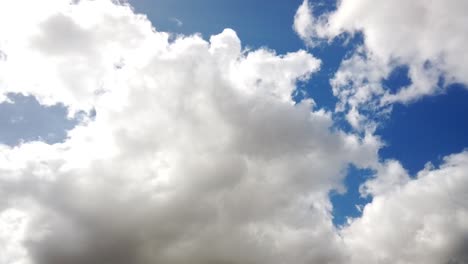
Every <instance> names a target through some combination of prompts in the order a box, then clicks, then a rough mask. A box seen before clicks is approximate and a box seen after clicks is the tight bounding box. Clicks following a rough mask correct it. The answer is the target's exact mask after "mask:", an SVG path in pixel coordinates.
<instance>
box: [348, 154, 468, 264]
mask: <svg viewBox="0 0 468 264" xmlns="http://www.w3.org/2000/svg"><path fill="white" fill-rule="evenodd" d="M467 175H468V152H462V153H460V154H456V155H451V156H448V157H446V158H445V159H444V163H443V164H442V165H441V167H440V168H438V169H433V168H426V169H424V170H422V171H420V172H419V173H418V175H417V178H416V179H413V180H409V178H408V176H407V174H406V172H405V171H404V170H403V169H402V168H401V165H400V164H398V162H395V161H391V162H388V163H387V164H386V165H385V166H384V167H383V168H382V170H381V171H379V173H378V175H377V178H375V179H372V180H370V182H368V183H367V184H366V187H367V188H366V189H367V192H370V193H372V194H374V195H375V196H374V198H373V202H372V203H370V204H368V205H367V206H366V207H365V208H364V212H363V215H362V217H361V218H358V219H355V220H354V221H353V222H352V223H351V224H350V226H348V227H345V228H344V229H343V230H342V231H341V235H342V237H343V238H344V241H345V244H346V246H347V250H348V252H349V254H350V256H351V263H425V264H438V263H468V253H467V251H466V249H467V248H468V195H467V194H468V192H467V188H468V177H466V176H467Z"/></svg>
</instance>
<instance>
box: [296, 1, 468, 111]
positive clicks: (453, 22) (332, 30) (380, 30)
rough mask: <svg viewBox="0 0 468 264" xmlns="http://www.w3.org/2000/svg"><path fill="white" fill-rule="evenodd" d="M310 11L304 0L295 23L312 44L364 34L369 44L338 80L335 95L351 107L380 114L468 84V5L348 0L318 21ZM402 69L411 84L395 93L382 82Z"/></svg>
mask: <svg viewBox="0 0 468 264" xmlns="http://www.w3.org/2000/svg"><path fill="white" fill-rule="evenodd" d="M310 8H311V7H309V4H308V1H307V0H306V1H304V3H303V4H302V5H301V6H300V7H299V9H298V12H297V15H296V20H295V22H294V25H297V26H296V27H295V28H296V31H297V32H298V33H299V35H300V36H301V38H303V39H304V40H306V43H307V44H309V42H310V41H309V40H310V39H319V38H322V39H333V38H335V37H337V36H339V35H341V34H342V33H349V34H355V33H358V32H362V33H363V35H364V44H363V45H364V46H363V47H361V48H360V49H358V50H357V52H356V53H355V54H354V56H352V57H351V58H349V59H347V60H345V61H344V62H343V63H342V66H341V68H340V69H339V71H338V73H337V75H336V77H335V81H334V82H333V89H334V91H335V94H336V95H337V96H339V97H340V98H341V99H342V100H341V103H342V104H348V103H349V104H350V108H352V107H355V105H353V101H359V102H357V104H360V106H361V107H362V106H364V107H368V106H367V105H368V104H369V103H372V104H376V108H375V110H378V109H379V107H381V106H384V105H387V104H392V103H395V102H401V103H409V102H412V101H414V100H418V99H419V98H421V97H422V96H426V95H432V94H437V93H440V92H441V91H443V88H445V87H447V86H448V85H450V84H453V83H457V82H459V83H463V84H468V78H467V76H468V67H467V66H466V63H464V62H465V61H466V60H467V59H468V52H467V50H466V48H465V43H467V42H468V37H467V36H468V17H467V16H466V12H465V10H467V9H468V4H467V2H466V1H463V0H450V1H440V0H439V1H429V2H428V1H423V0H417V1H404V0H397V1H384V0H379V1H371V0H358V1H354V0H343V1H339V3H338V6H337V9H336V10H335V11H334V12H331V13H327V14H324V15H323V16H321V17H318V18H316V17H313V16H312V14H311V13H310V12H309V11H308V10H310ZM401 65H407V66H408V67H409V78H410V79H411V82H412V83H411V84H410V85H409V86H407V87H400V88H401V89H400V90H399V91H398V92H396V93H391V92H390V91H388V90H386V89H385V87H382V83H381V82H382V80H383V79H384V78H386V77H388V75H389V74H390V72H391V70H392V69H395V68H396V67H398V66H401ZM364 69H365V71H363V70H364ZM363 74H364V75H365V77H363V76H362V75H363ZM343 75H345V76H346V79H343ZM440 77H443V79H444V82H443V84H442V86H440V84H441V83H440ZM350 101H351V102H350ZM355 104H356V103H355Z"/></svg>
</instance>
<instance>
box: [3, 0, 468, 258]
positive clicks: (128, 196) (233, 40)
mask: <svg viewBox="0 0 468 264" xmlns="http://www.w3.org/2000/svg"><path fill="white" fill-rule="evenodd" d="M24 6H29V8H28V9H24ZM20 10H21V11H22V12H20ZM24 10H31V11H30V12H29V11H25V12H26V13H23V11H24ZM28 12H29V13H28ZM18 14H22V15H18ZM7 25H9V26H7ZM11 25H15V27H13V26H11ZM0 50H1V51H2V54H3V55H2V61H0V69H1V70H2V72H4V73H5V74H2V75H1V76H0V89H1V93H3V94H6V93H8V92H21V93H25V94H31V95H34V96H35V97H37V98H39V99H40V100H41V102H42V103H43V104H52V103H55V102H61V103H63V104H65V105H67V106H68V107H70V109H71V112H73V111H78V110H87V111H90V110H91V109H94V110H95V111H96V113H97V114H96V116H95V118H90V119H89V120H84V121H83V122H82V123H81V124H80V125H78V126H77V127H76V128H74V129H73V130H71V131H70V132H69V135H68V138H67V140H66V141H65V142H63V143H58V144H53V145H50V144H46V143H44V142H29V143H24V144H21V145H18V146H15V147H9V146H5V145H0V263H1V264H4V263H5V264H10V263H15V264H63V263H67V264H81V263H91V264H94V263H95V264H101V263H115V264H120V263H121V264H129V263H134V264H150V263H163V264H171V263H174V264H177V263H194V264H196V263H203V264H206V263H272V264H273V263H339V264H341V263H466V262H467V261H468V260H467V256H466V252H465V251H464V250H463V249H464V248H466V246H467V241H466V226H467V225H466V224H467V221H468V219H467V217H466V216H467V214H468V213H467V212H468V208H467V207H468V206H467V204H466V201H467V199H465V198H466V194H465V193H466V192H465V190H466V189H468V184H467V182H466V177H465V176H466V174H467V171H468V169H467V167H466V164H467V159H468V158H467V156H468V155H467V154H466V153H462V154H459V155H454V156H451V157H449V158H447V161H446V163H445V165H443V166H442V167H441V168H440V169H433V170H429V169H427V170H425V171H422V172H421V173H420V176H419V177H418V179H415V180H411V179H409V178H408V176H407V175H406V172H405V171H404V169H403V168H401V166H400V165H399V164H398V162H396V161H388V162H386V163H383V164H381V163H379V161H378V156H377V151H378V149H379V148H380V145H381V143H380V141H379V139H378V138H376V137H375V136H373V135H372V134H369V133H368V134H366V135H365V136H364V137H359V136H357V135H354V134H349V133H345V132H343V131H340V130H339V129H336V128H333V127H334V126H333V125H334V124H333V121H332V116H331V113H328V112H326V111H323V110H320V109H315V108H314V103H313V101H312V100H304V101H302V102H301V103H297V104H296V103H294V102H293V101H292V99H291V94H292V93H293V91H294V90H295V87H296V83H297V82H298V81H301V80H307V79H308V78H309V77H310V76H311V74H313V72H315V71H317V70H318V69H319V67H320V61H319V60H318V59H316V58H314V57H313V56H312V55H310V54H308V53H307V52H305V51H297V52H294V53H289V54H286V55H277V54H275V53H274V52H272V51H269V50H265V49H259V50H255V51H249V52H246V51H243V50H242V48H241V43H240V40H239V39H238V37H237V36H236V33H235V32H234V31H232V30H229V29H227V30H225V31H224V32H222V33H221V34H219V35H216V36H212V37H211V38H210V40H209V41H206V40H204V39H202V38H201V37H200V36H197V35H193V36H179V37H174V36H171V35H170V34H168V33H163V32H158V31H156V30H155V29H154V28H152V26H151V24H150V22H149V21H148V20H147V18H146V17H145V16H143V15H137V14H135V13H134V12H133V10H132V9H131V8H130V7H129V6H128V5H121V4H118V3H115V1H110V0H99V1H87V0H83V1H78V2H77V1H71V2H69V3H67V2H66V1H62V0H57V1H55V0H48V1H26V0H15V1H3V2H0ZM350 163H353V164H355V165H356V166H358V167H366V168H374V169H376V170H377V176H376V177H375V178H373V179H371V180H370V181H369V182H367V183H366V184H365V185H364V186H363V189H362V190H363V194H370V195H373V197H374V201H373V202H372V203H371V204H369V205H367V206H366V207H365V209H364V214H363V217H362V218H360V219H355V220H352V221H350V225H349V226H346V227H344V228H343V229H341V230H337V229H336V228H335V227H334V226H333V224H332V221H331V220H332V215H331V210H332V208H331V204H330V201H329V198H328V193H329V191H330V190H332V189H335V188H339V187H340V186H341V182H342V179H343V176H344V174H345V173H346V168H347V166H348V164H350ZM445 193H449V194H450V195H447V196H444V194H445ZM426 200H427V201H430V204H427V206H423V205H425V203H424V202H423V201H426ZM420 203H421V204H420ZM432 206H435V207H432ZM382 207H385V208H382ZM455 220H456V221H458V222H454V221H455ZM393 223H396V224H397V225H401V227H399V228H392V227H393V226H392V224H393ZM373 234H375V235H373ZM387 236H388V237H387ZM409 239H412V240H409ZM424 239H426V240H424ZM433 239H435V240H433ZM408 241H414V244H413V245H411V246H413V250H410V249H411V247H409V246H408V247H405V248H398V247H396V246H395V245H398V244H399V243H400V244H402V245H403V243H409V242H408ZM406 249H407V250H406ZM428 252H430V254H428ZM449 261H452V262H449ZM457 261H458V262H457Z"/></svg>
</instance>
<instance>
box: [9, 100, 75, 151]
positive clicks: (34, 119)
mask: <svg viewBox="0 0 468 264" xmlns="http://www.w3.org/2000/svg"><path fill="white" fill-rule="evenodd" d="M8 99H9V102H4V103H1V104H0V143H2V144H6V145H9V146H15V145H17V144H19V143H21V142H27V141H35V140H40V141H44V142H46V143H49V144H53V143H58V142H62V141H63V140H64V139H65V138H66V136H67V131H68V130H70V129H72V128H73V127H75V126H76V125H77V124H78V123H79V121H80V115H81V114H78V116H76V118H73V119H68V118H67V108H66V107H65V106H63V105H60V104H58V105H53V106H43V105H41V104H39V102H38V101H37V100H36V98H34V97H33V96H24V95H21V94H8Z"/></svg>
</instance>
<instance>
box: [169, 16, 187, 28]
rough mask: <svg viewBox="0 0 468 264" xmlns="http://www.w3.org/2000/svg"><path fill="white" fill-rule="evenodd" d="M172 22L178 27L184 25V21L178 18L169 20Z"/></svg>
mask: <svg viewBox="0 0 468 264" xmlns="http://www.w3.org/2000/svg"><path fill="white" fill-rule="evenodd" d="M169 20H170V21H172V22H174V23H175V24H176V25H177V26H178V27H181V26H182V25H184V22H182V20H180V19H178V18H176V17H171V18H169Z"/></svg>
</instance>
